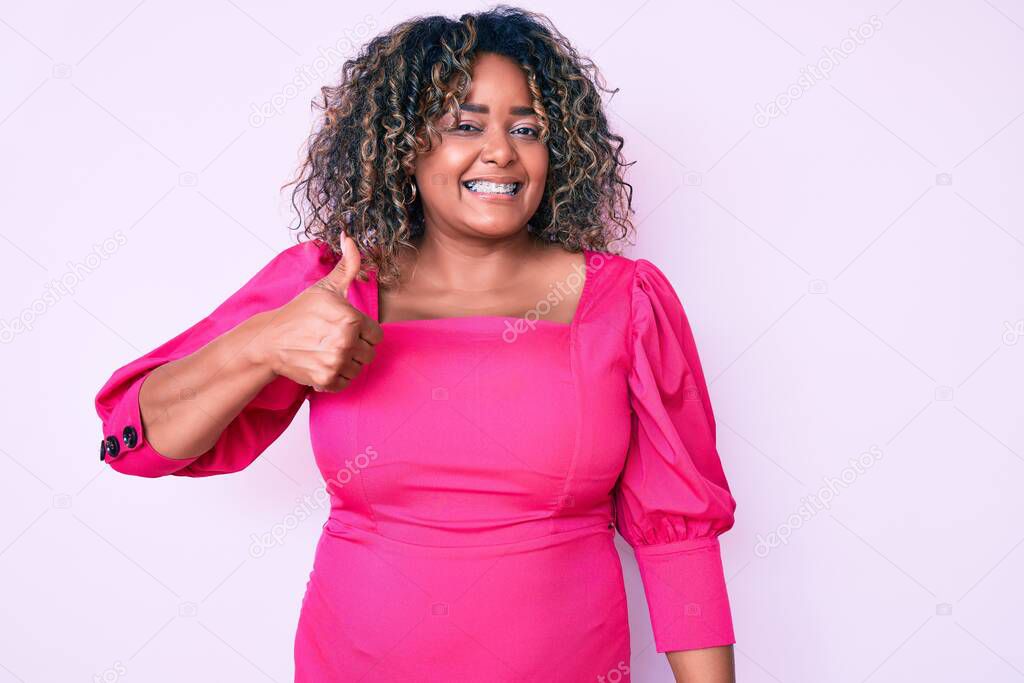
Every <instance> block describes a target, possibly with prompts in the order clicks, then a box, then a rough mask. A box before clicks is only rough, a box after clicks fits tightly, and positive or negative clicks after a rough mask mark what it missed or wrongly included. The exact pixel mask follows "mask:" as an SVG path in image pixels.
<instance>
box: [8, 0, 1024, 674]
mask: <svg viewBox="0 0 1024 683" xmlns="http://www.w3.org/2000/svg"><path fill="white" fill-rule="evenodd" d="M526 6H527V7H529V8H531V9H537V10H540V11H543V12H546V13H547V14H549V16H550V17H551V18H552V19H553V20H554V22H555V24H556V25H557V26H558V27H559V28H560V30H561V31H562V32H563V33H565V34H566V35H567V36H568V37H569V38H570V39H571V40H572V41H573V42H574V44H575V45H577V46H578V47H579V49H580V50H581V51H583V52H584V53H586V54H588V55H590V56H591V57H593V58H594V59H595V61H596V62H597V63H598V64H599V66H600V67H601V68H602V71H603V73H604V74H605V76H606V77H607V79H608V84H609V85H610V86H611V87H618V88H621V90H620V92H619V93H618V94H617V95H616V96H615V97H614V99H613V100H612V101H611V103H610V104H609V107H608V111H609V116H610V118H611V121H612V124H613V125H614V127H615V128H616V130H617V131H618V132H619V133H621V134H622V135H624V136H625V137H626V139H627V145H626V148H625V153H626V156H627V158H628V159H630V160H636V161H637V162H638V163H637V164H636V166H634V167H633V169H632V170H631V171H630V176H629V180H630V182H632V184H633V185H634V188H635V191H636V193H635V200H636V208H637V214H636V220H637V223H638V226H639V227H638V230H639V240H638V244H637V245H636V247H635V248H632V249H630V250H628V251H627V252H626V253H627V255H630V256H633V257H639V256H642V257H645V258H649V259H651V260H652V261H654V262H655V263H656V264H658V265H659V266H660V267H662V268H663V269H664V270H665V272H666V273H668V274H669V276H670V278H671V279H672V281H673V283H674V285H675V286H676V288H677V290H678V291H679V293H680V295H681V297H682V299H683V302H684V304H685V305H686V307H687V312H688V314H689V317H690V320H691V322H692V324H693V327H694V330H695V334H696V336H697V342H698V346H699V348H700V350H701V357H702V361H703V365H704V369H705V372H706V374H707V377H708V380H709V382H710V390H711V394H712V400H713V403H714V406H715V412H716V416H717V418H718V430H719V450H720V453H721V455H722V459H723V462H724V465H725V469H726V473H727V475H728V477H729V481H730V484H731V486H732V489H733V493H734V495H735V497H736V499H737V501H738V508H737V523H736V526H735V527H734V528H733V529H732V530H731V531H730V532H728V533H727V534H726V535H724V536H723V537H722V543H723V548H724V556H725V565H726V575H727V578H728V581H729V591H730V597H731V600H732V604H733V611H734V616H735V621H736V630H737V637H738V643H737V645H736V655H737V667H738V671H739V678H740V680H741V681H744V682H745V683H760V682H762V681H764V682H768V681H785V682H794V683H795V682H798V681H799V682H803V681H808V682H810V681H815V682H816V681H836V682H843V683H845V682H847V681H849V682H861V681H873V682H875V683H883V682H888V681H892V682H904V681H925V680H927V681H982V680H984V681H990V682H991V681H1020V680H1024V639H1022V638H1021V632H1022V629H1021V617H1020V614H1021V611H1022V609H1024V594H1022V590H1021V587H1020V577H1021V576H1024V547H1022V540H1024V539H1022V537H1024V528H1022V523H1021V520H1022V519H1024V496H1022V495H1021V492H1022V490H1024V427H1022V423H1024V419H1022V418H1024V409H1022V407H1021V406H1022V403H1021V379H1022V377H1024V372H1022V371H1024V192H1022V187H1024V155H1022V153H1021V152H1022V150H1024V88H1022V87H1021V82H1022V81H1021V74H1022V73H1024V7H1022V6H1021V4H1020V3H1018V2H1013V1H1012V0H992V1H991V2H986V1H984V0H977V1H975V0H944V1H941V2H925V1H924V0H902V1H899V2H898V1H897V0H886V1H884V2H867V1H863V2H811V1H810V0H806V1H804V2H791V3H774V2H768V1H767V0H742V1H741V2H685V3H675V2H672V3H669V2H658V1H648V2H626V3H619V4H616V5H614V6H612V5H610V4H609V5H607V6H606V5H603V4H602V5H601V6H600V7H598V5H596V4H595V3H593V2H573V3H527V5H526ZM484 7H485V5H483V4H473V3H470V2H465V3H450V2H442V3H430V5H429V6H426V5H423V4H422V3H410V2H406V1H403V0H398V1H396V2H391V3H390V4H387V3H379V4H376V3H358V4H357V3H353V4H352V6H348V4H347V3H337V2H332V3H327V2H322V3H271V2H264V1H255V0H225V1H211V2H191V3H188V2H168V1H167V0H149V1H145V0H144V1H143V2H139V3H136V2H135V1H134V0H129V1H128V2H111V1H108V2H105V3H74V2H58V3H17V4H16V3H3V5H2V6H0V64H2V67H0V77H2V87H0V159H2V165H0V174H2V175H0V193H2V195H0V211H2V213H0V216H2V219H0V267H2V269H3V272H4V277H3V282H4V286H3V289H2V293H0V303H2V309H0V316H2V319H0V336H2V341H3V343H2V344H0V351H2V372H3V379H4V387H5V391H4V394H5V398H4V410H3V413H2V417H0V419H2V421H3V422H2V433H3V435H4V438H3V442H2V443H0V495H2V499H3V514H2V516H0V586H2V599H0V623H2V625H0V629H2V632H0V682H3V683H6V681H47V682H48V681H62V682H64V681H92V680H108V681H114V680H125V681H147V682H148V681H154V682H156V681H182V680H190V681H227V680H230V681H263V680H270V681H278V682H281V683H283V682H285V681H289V680H291V676H292V643H293V635H294V630H295V625H296V619H297V616H298V609H299V605H300V600H301V596H302V592H303V590H304V587H305V582H306V578H307V576H308V572H309V570H310V568H311V566H312V559H313V548H314V544H315V542H316V539H317V536H318V534H319V532H320V524H321V523H322V521H323V519H324V518H325V516H326V510H323V509H320V510H317V511H316V512H317V514H316V515H314V517H313V518H312V519H309V520H306V521H305V522H303V523H302V524H300V525H299V526H298V527H297V528H295V529H292V530H291V531H290V532H289V533H288V535H287V537H286V538H285V540H284V542H283V543H282V544H281V545H278V546H275V547H272V548H271V549H269V550H268V552H266V553H265V554H264V555H263V556H262V557H259V558H255V557H252V556H251V555H250V553H249V548H250V544H251V543H252V535H253V534H263V533H266V532H267V531H268V530H270V529H272V528H273V527H274V525H275V524H279V523H281V522H282V520H284V519H285V518H286V517H287V515H288V514H289V513H291V512H292V511H293V510H294V509H295V507H296V506H297V504H298V503H297V501H299V500H301V498H302V497H303V496H305V495H310V494H312V493H313V492H314V491H315V490H316V489H317V487H318V486H319V485H320V483H321V482H320V479H319V477H318V474H317V472H316V470H315V467H314V463H313V459H312V456H311V454H310V452H309V439H308V424H307V421H306V417H307V413H306V409H305V408H303V410H302V412H301V413H300V414H299V417H298V418H297V419H296V421H295V423H294V424H293V425H292V426H291V428H290V429H289V431H288V432H287V433H286V434H285V435H284V436H283V437H282V438H281V439H280V440H279V441H278V442H277V443H276V444H274V446H273V447H271V448H270V449H269V450H268V451H267V452H266V453H265V454H264V455H263V456H262V457H260V458H259V459H258V460H257V461H256V462H255V463H254V464H253V465H252V466H251V467H250V468H248V469H247V470H245V471H244V472H242V473H239V474H236V475H231V476H224V477H213V478H209V479H185V478H178V477H167V478H164V479H161V480H144V479H139V478H134V477H125V476H123V475H119V474H117V473H115V472H113V471H111V470H109V468H107V467H106V466H104V465H102V464H101V463H100V462H99V458H98V447H99V441H100V439H101V437H102V434H101V430H100V424H99V420H98V418H97V417H96V415H95V412H94V408H93V404H92V401H93V397H94V396H95V393H96V392H97V391H98V389H99V387H100V386H101V385H102V384H103V382H104V381H106V379H107V378H108V377H109V375H110V373H111V372H112V371H113V370H114V369H115V368H117V367H119V366H121V365H123V364H125V363H126V362H128V361H129V360H132V359H133V358H136V357H138V356H139V355H141V354H143V353H144V352H146V351H148V350H150V349H152V348H153V347H155V346H156V345H158V344H159V343H161V342H163V341H164V340H166V339H169V338H170V337H172V336H174V335H175V334H177V333H178V332H179V331H181V330H182V329H184V328H185V327H186V326H188V325H191V324H193V323H194V322H196V321H197V320H199V319H200V318H201V317H202V316H203V315H205V314H206V313H207V312H209V311H210V310H212V308H213V307H214V306H215V305H216V304H217V303H219V302H220V301H222V300H223V299H224V298H226V297H227V296H228V295H229V294H230V293H231V292H233V291H235V290H236V289H237V288H238V287H240V286H241V285H242V284H243V283H244V282H245V281H246V280H247V279H248V278H249V277H251V276H252V275H253V274H254V273H255V272H256V271H257V270H258V269H259V268H260V267H262V265H263V264H264V263H266V262H267V261H269V260H270V258H271V257H272V256H273V255H274V254H275V253H277V252H278V251H280V250H281V249H283V248H285V247H287V246H289V245H290V244H292V243H294V242H293V238H292V234H291V233H290V232H289V231H288V230H287V229H286V226H287V225H288V223H289V221H290V220H291V215H290V213H289V209H288V206H287V196H286V195H284V194H281V193H280V192H279V191H278V189H279V187H280V186H281V185H282V184H283V183H284V182H285V181H287V180H288V179H289V178H290V177H291V173H292V171H293V169H294V168H295V166H296V163H297V161H298V150H299V148H300V146H301V144H302V142H303V141H304V139H305V137H306V135H307V133H308V132H309V126H310V122H311V115H310V112H309V107H308V104H309V100H310V99H311V98H312V97H313V96H314V95H315V94H316V87H315V86H309V87H305V88H304V89H298V90H294V89H288V88H287V86H288V85H289V84H290V83H291V82H292V80H293V79H294V78H296V74H297V71H296V70H297V69H298V70H305V71H307V72H309V71H311V70H312V69H313V65H314V64H315V63H316V60H317V58H318V56H319V55H320V54H321V53H320V52H318V49H319V48H327V47H328V46H332V45H335V44H337V43H338V42H339V40H343V39H344V38H345V36H346V35H351V36H359V37H360V38H361V39H360V40H359V41H358V42H362V40H365V39H366V38H368V37H369V36H370V35H371V34H372V35H375V34H377V33H379V32H381V31H384V30H386V29H387V28H389V27H391V26H392V25H394V24H395V23H397V22H399V21H402V20H404V19H406V18H409V17H411V16H413V15H415V14H424V13H434V12H439V13H445V14H450V15H455V16H458V15H459V14H461V13H462V12H465V11H475V10H477V9H482V8H484ZM364 10H366V11H367V12H368V13H365V14H364V13H363V12H364ZM872 15H874V16H875V17H876V18H877V19H876V26H872V25H871V21H872V20H871V17H872ZM864 25H866V26H869V27H871V28H873V31H872V35H871V36H870V37H869V38H867V39H862V40H861V41H860V42H859V43H857V42H853V41H847V42H846V43H843V40H844V39H845V38H848V37H849V31H850V30H851V29H852V30H856V29H857V28H858V27H862V26H864ZM844 45H845V46H846V47H847V48H849V47H850V46H851V45H853V47H852V49H849V50H845V51H843V46H844ZM829 48H832V52H831V55H832V57H831V60H832V63H831V67H832V70H831V73H830V76H829V77H828V78H827V79H826V78H818V79H817V80H810V81H805V82H804V83H803V84H801V83H800V81H799V79H800V77H801V75H802V74H803V73H804V72H805V70H806V69H807V67H808V66H809V65H817V64H818V63H819V62H820V61H821V60H823V59H824V60H828V59H830V58H829V57H827V56H826V55H827V54H829V53H827V52H825V50H827V49H829ZM835 50H841V51H842V52H841V54H840V53H837V52H835ZM339 68H340V60H338V61H335V62H334V63H332V64H331V68H330V70H329V71H328V72H326V73H323V74H321V77H320V78H319V80H318V81H317V83H316V85H319V84H320V83H327V82H334V81H335V80H336V74H337V71H338V69H339ZM790 90H791V92H792V94H793V95H796V97H795V99H793V100H792V101H791V103H790V105H789V107H788V109H787V113H785V114H784V115H779V116H775V117H771V118H769V119H768V120H764V119H762V120H755V113H756V112H757V111H758V106H759V105H760V106H762V107H764V106H767V104H768V103H770V102H772V101H774V100H775V99H776V97H777V96H778V95H780V94H781V93H786V92H787V91H790ZM268 102H276V103H277V104H279V105H281V106H280V107H279V111H274V112H272V114H271V115H270V116H264V117H262V118H261V117H258V116H254V115H253V112H254V111H255V110H256V109H258V108H259V107H260V106H262V105H263V104H264V103H268ZM759 124H767V125H759ZM119 237H123V239H122V240H121V241H123V242H124V243H123V244H115V243H116V241H117V240H118V239H119ZM105 241H106V242H107V244H108V247H107V248H104V247H103V246H102V245H103V244H104V242H105ZM112 244H115V247H114V248H112V249H111V248H110V247H109V245H112ZM97 255H100V256H99V257H98V256H97ZM54 281H63V282H64V283H65V289H64V290H63V291H62V292H60V293H57V294H55V292H57V290H56V288H55V286H54V284H53V283H54ZM19 320H20V321H23V322H24V323H27V324H28V325H29V326H30V329H25V330H21V331H19V328H18V325H16V321H19ZM872 448H875V451H874V453H876V454H877V455H874V456H870V467H868V468H861V471H860V472H854V471H853V470H852V469H851V470H848V471H847V474H849V475H851V476H848V478H847V481H846V482H845V483H843V484H842V485H838V486H834V487H833V488H834V491H835V495H834V500H833V501H832V502H831V504H830V506H829V508H828V509H816V510H812V512H811V513H809V514H806V515H804V516H803V518H800V517H799V515H800V512H801V509H810V508H803V506H804V505H805V504H806V501H807V499H808V498H809V497H814V498H818V497H819V496H820V495H821V494H822V491H823V489H827V488H828V486H829V481H830V480H831V481H833V482H834V480H836V479H840V480H841V478H842V476H843V474H844V468H848V467H849V463H850V459H851V458H854V459H855V458H857V457H858V456H860V455H861V454H865V453H868V454H870V453H871V449H872ZM794 515H797V517H794ZM780 531H781V532H784V533H786V534H787V540H786V542H785V543H776V544H774V546H775V547H770V548H769V547H767V546H765V545H759V543H760V542H761V541H762V540H767V539H769V538H770V534H772V533H773V532H774V533H778V532H780ZM618 542H619V548H620V551H621V553H622V557H623V562H624V566H625V572H626V580H627V586H628V590H629V606H630V617H631V623H632V628H633V650H634V658H633V661H632V663H631V665H632V669H633V672H634V680H636V681H669V680H671V674H670V672H669V669H668V667H667V664H666V662H665V659H664V657H663V656H662V655H659V654H657V653H655V652H654V648H653V645H652V641H651V634H650V626H649V623H648V619H647V612H646V606H645V603H644V598H643V593H642V589H641V586H640V583H639V578H638V575H637V572H636V565H635V562H634V560H633V558H632V553H631V552H630V550H629V548H628V546H626V545H625V544H624V543H623V542H622V539H618Z"/></svg>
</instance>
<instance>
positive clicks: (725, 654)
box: [665, 645, 736, 683]
mask: <svg viewBox="0 0 1024 683" xmlns="http://www.w3.org/2000/svg"><path fill="white" fill-rule="evenodd" d="M665 657H667V658H668V663H669V666H671V667H672V674H673V675H674V676H675V679H676V683H736V661H735V659H734V657H733V647H732V645H721V646H718V647H707V648H701V649H699V650H675V651H673V652H666V653H665Z"/></svg>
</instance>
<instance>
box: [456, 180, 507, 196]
mask: <svg viewBox="0 0 1024 683" xmlns="http://www.w3.org/2000/svg"><path fill="white" fill-rule="evenodd" d="M518 185H519V184H518V183H492V182H489V181H486V180H470V181H469V182H467V183H465V186H466V187H467V188H468V189H470V190H472V191H473V192H494V193H500V194H515V192H516V187H517V186H518Z"/></svg>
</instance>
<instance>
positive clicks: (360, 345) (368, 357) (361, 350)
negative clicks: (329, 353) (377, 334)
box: [351, 339, 377, 365]
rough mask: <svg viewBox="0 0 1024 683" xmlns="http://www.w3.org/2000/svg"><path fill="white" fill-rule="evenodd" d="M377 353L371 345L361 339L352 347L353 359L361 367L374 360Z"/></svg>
mask: <svg viewBox="0 0 1024 683" xmlns="http://www.w3.org/2000/svg"><path fill="white" fill-rule="evenodd" d="M376 353H377V352H376V350H374V348H373V346H372V345H371V344H369V343H367V342H366V341H365V340H363V339H359V340H357V341H356V343H355V345H353V347H352V355H351V358H352V360H354V361H356V362H357V363H359V364H360V365H366V364H367V363H369V362H370V361H372V360H373V357H374V355H375V354H376Z"/></svg>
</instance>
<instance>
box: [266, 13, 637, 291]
mask: <svg viewBox="0 0 1024 683" xmlns="http://www.w3.org/2000/svg"><path fill="white" fill-rule="evenodd" d="M484 52H488V53H496V54H500V55H504V56H506V57H509V58H510V59H512V60H513V61H515V62H516V63H517V64H519V65H520V66H521V67H522V69H523V71H524V74H525V76H526V79H527V83H528V87H529V90H530V93H531V95H532V100H533V109H534V112H536V114H537V117H538V119H539V123H540V128H541V130H540V136H539V139H540V140H541V141H543V142H545V143H546V144H547V147H548V154H549V166H548V174H547V178H546V180H545V189H544V195H543V197H542V198H541V201H540V205H539V207H538V209H537V211H536V212H535V213H534V215H533V216H532V218H531V219H530V221H529V225H528V230H529V231H530V232H531V233H532V234H533V235H534V237H535V238H537V239H539V240H542V241H547V242H560V243H561V244H562V245H563V246H564V247H565V248H566V249H568V250H569V251H573V252H578V251H579V250H581V249H583V248H587V249H591V250H595V251H605V252H607V251H611V249H610V244H611V243H612V242H615V241H617V240H620V239H626V238H627V237H629V235H630V231H631V230H635V228H634V227H633V224H632V222H631V221H630V218H629V216H630V214H631V213H633V208H632V197H633V188H632V186H631V185H630V184H629V183H627V182H625V181H624V180H623V179H622V177H621V175H620V169H622V168H625V167H628V166H630V165H632V164H633V163H635V162H630V163H628V164H627V163H624V162H623V161H622V156H621V151H622V146H623V139H622V137H620V136H618V135H615V134H613V133H612V132H611V131H610V130H609V128H608V120H607V118H606V117H605V114H604V111H603V108H602V103H601V94H600V92H599V90H601V91H604V92H610V93H612V95H614V94H615V92H618V90H617V89H616V90H608V89H607V88H605V87H604V82H603V79H602V77H601V75H600V73H599V72H598V69H597V67H596V66H595V65H594V63H593V62H592V61H591V60H589V59H588V58H586V57H583V56H581V55H580V54H579V53H577V52H576V50H575V49H574V48H573V47H572V46H571V45H570V44H569V41H568V40H567V39H566V38H565V37H564V36H562V35H561V34H560V33H559V32H558V30H557V29H556V28H555V27H554V25H553V24H552V23H551V21H550V19H548V18H547V17H545V16H544V15H541V14H537V13H533V12H529V11H526V10H523V9H520V8H517V7H510V6H508V5H496V6H495V7H493V8H492V9H490V10H487V11H484V12H479V13H475V14H463V15H462V16H461V17H459V20H458V21H455V20H453V19H449V18H447V17H444V16H429V17H417V18H413V19H410V20H409V21H406V22H403V23H401V24H399V25H397V26H395V27H394V28H392V29H391V30H390V31H388V32H387V33H384V34H382V35H379V36H377V37H375V38H373V39H372V40H371V41H370V42H369V43H367V44H366V45H365V46H364V47H363V48H362V49H361V50H360V52H359V53H358V54H357V55H356V56H355V57H354V58H352V59H349V60H347V61H346V62H345V64H344V66H343V67H342V78H341V82H340V83H339V84H338V85H336V86H325V87H323V88H321V89H320V92H321V96H320V97H318V98H317V99H314V100H313V108H314V111H317V112H323V113H322V116H319V115H318V116H319V119H318V121H317V123H316V125H315V127H314V131H313V133H312V135H311V136H310V138H309V140H308V142H307V144H306V148H305V150H304V156H305V159H304V161H303V163H302V166H301V168H300V169H299V172H298V174H297V177H296V178H295V179H294V180H292V181H291V182H289V183H287V184H286V185H285V186H284V187H288V186H291V185H294V188H293V191H292V198H291V202H292V206H293V208H294V209H295V211H296V213H297V214H298V216H299V219H298V220H299V224H298V227H297V228H296V229H302V228H304V232H305V235H306V236H307V237H309V238H311V239H313V238H317V239H320V240H323V241H324V242H326V243H328V244H329V245H330V246H331V247H332V248H333V250H334V251H335V252H336V253H340V242H341V239H340V236H341V233H342V231H343V230H344V231H345V232H347V233H348V234H349V235H350V236H351V237H352V238H353V239H354V240H355V242H356V244H357V245H359V250H360V253H361V255H362V257H363V263H364V267H363V268H362V269H361V272H360V273H359V277H360V279H365V277H366V272H365V271H366V268H367V266H372V267H373V268H374V269H375V270H376V271H377V274H378V279H379V281H380V282H381V283H382V284H383V285H385V286H387V285H389V284H392V283H394V282H395V281H396V280H397V277H398V269H397V266H396V255H397V253H398V249H399V246H400V245H402V244H405V245H409V246H412V245H411V243H410V242H409V241H408V240H409V239H410V238H413V237H417V236H419V235H421V234H422V232H423V230H424V218H423V207H422V204H421V198H420V197H418V195H417V190H416V184H415V180H414V177H413V165H412V164H413V161H414V160H415V158H416V155H417V153H419V152H426V151H430V150H431V149H432V142H431V138H432V136H433V135H434V134H439V133H438V131H437V129H436V128H435V127H434V125H433V122H434V121H436V120H437V119H438V118H439V117H441V116H443V115H444V114H445V113H452V114H453V115H454V116H455V117H456V120H459V113H460V105H461V104H462V103H463V102H464V101H465V98H466V96H467V95H468V92H469V86H470V83H471V72H472V64H473V60H474V57H475V56H476V55H477V54H478V53H484ZM453 77H457V78H454V79H453ZM452 80H454V81H455V82H456V83H457V85H455V86H450V85H449V83H450V82H451V81H452Z"/></svg>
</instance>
